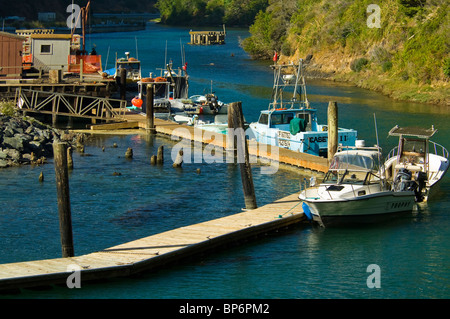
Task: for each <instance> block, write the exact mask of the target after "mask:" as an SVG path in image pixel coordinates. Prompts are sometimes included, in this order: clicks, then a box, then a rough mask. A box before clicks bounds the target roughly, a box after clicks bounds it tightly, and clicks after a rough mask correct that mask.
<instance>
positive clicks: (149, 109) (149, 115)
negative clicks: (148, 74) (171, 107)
mask: <svg viewBox="0 0 450 319" xmlns="http://www.w3.org/2000/svg"><path fill="white" fill-rule="evenodd" d="M145 112H146V119H147V122H146V126H145V128H146V129H147V130H148V133H150V134H154V133H156V131H155V117H154V110H153V85H152V84H149V85H147V96H146V104H145Z"/></svg>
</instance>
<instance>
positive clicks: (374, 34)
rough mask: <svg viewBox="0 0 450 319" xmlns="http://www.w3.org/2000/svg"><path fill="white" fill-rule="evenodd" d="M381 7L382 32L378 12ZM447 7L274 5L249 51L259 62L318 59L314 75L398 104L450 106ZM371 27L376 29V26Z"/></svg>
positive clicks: (248, 42) (409, 3) (317, 1)
mask: <svg viewBox="0 0 450 319" xmlns="http://www.w3.org/2000/svg"><path fill="white" fill-rule="evenodd" d="M373 3H378V6H379V10H378V12H379V17H380V19H379V22H380V23H379V27H376V26H374V25H373V24H374V22H376V21H375V19H374V17H375V16H374V15H372V14H373V13H376V12H375V11H373V10H368V9H370V8H369V5H370V4H373ZM448 10H449V8H448V1H446V0H434V1H433V0H426V1H425V0H384V1H378V2H377V1H373V0H361V1H350V0H335V1H327V0H302V1H281V0H271V1H270V5H269V6H268V7H267V9H266V10H265V11H261V12H260V13H259V14H258V15H257V16H256V19H255V22H254V24H253V25H252V26H251V27H250V32H251V34H252V36H251V37H250V38H247V39H245V40H244V43H243V47H244V49H245V50H246V51H247V52H249V53H250V54H251V55H252V56H253V57H255V58H265V59H269V58H271V57H272V56H273V53H274V50H276V51H278V52H280V53H281V55H282V56H284V58H283V57H282V58H281V60H282V61H283V59H298V58H305V57H306V56H307V55H312V56H313V58H312V60H311V63H310V65H309V66H308V69H309V71H310V72H315V73H316V74H321V75H322V76H327V77H330V78H333V79H338V80H346V81H351V82H353V83H355V84H357V85H359V86H362V87H366V88H370V89H375V90H378V91H382V92H383V93H385V94H387V95H390V96H392V97H395V98H399V99H406V100H414V101H422V102H433V103H440V104H446V105H448V104H450V100H449V96H450V91H449V85H448V84H449V83H448V81H449V77H450V50H449V49H450V40H449V39H450V37H449V34H450V25H449V16H448ZM370 26H372V27H370Z"/></svg>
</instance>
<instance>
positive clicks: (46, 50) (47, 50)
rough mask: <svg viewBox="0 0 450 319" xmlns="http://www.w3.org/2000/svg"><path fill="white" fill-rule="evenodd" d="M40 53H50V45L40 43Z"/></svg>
mask: <svg viewBox="0 0 450 319" xmlns="http://www.w3.org/2000/svg"><path fill="white" fill-rule="evenodd" d="M41 54H52V45H51V44H41Z"/></svg>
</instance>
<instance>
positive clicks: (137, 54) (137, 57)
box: [134, 37, 139, 60]
mask: <svg viewBox="0 0 450 319" xmlns="http://www.w3.org/2000/svg"><path fill="white" fill-rule="evenodd" d="M134 41H135V42H136V59H137V60H139V53H138V42H137V37H134Z"/></svg>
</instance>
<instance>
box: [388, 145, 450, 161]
mask: <svg viewBox="0 0 450 319" xmlns="http://www.w3.org/2000/svg"><path fill="white" fill-rule="evenodd" d="M429 142H430V144H431V145H430V147H429V149H428V152H429V153H430V154H434V155H439V156H442V157H444V158H446V159H448V158H449V152H448V150H447V149H446V148H445V147H444V146H442V145H441V144H438V143H436V142H433V141H429ZM397 155H398V146H396V147H394V148H393V149H392V150H391V151H390V152H389V154H388V155H387V156H386V161H387V160H388V159H390V158H392V157H395V156H397Z"/></svg>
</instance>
